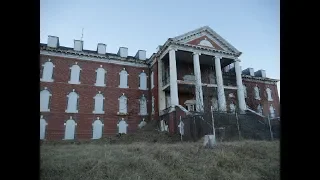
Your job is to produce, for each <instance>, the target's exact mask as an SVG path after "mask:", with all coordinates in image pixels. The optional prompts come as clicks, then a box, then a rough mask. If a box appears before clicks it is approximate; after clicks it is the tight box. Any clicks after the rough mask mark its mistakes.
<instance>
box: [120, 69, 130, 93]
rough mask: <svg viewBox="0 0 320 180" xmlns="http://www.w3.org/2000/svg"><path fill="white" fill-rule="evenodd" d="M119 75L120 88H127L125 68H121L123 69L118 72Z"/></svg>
mask: <svg viewBox="0 0 320 180" xmlns="http://www.w3.org/2000/svg"><path fill="white" fill-rule="evenodd" d="M119 75H120V85H119V87H120V88H129V86H128V76H129V74H128V72H127V71H126V68H123V70H122V71H121V72H120V73H119Z"/></svg>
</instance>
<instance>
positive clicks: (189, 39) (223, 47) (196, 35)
mask: <svg viewBox="0 0 320 180" xmlns="http://www.w3.org/2000/svg"><path fill="white" fill-rule="evenodd" d="M203 36H207V37H208V38H209V39H210V40H211V41H213V42H214V43H215V44H217V45H218V46H219V47H220V48H221V49H222V50H224V51H227V52H230V50H229V49H228V47H226V45H223V44H221V43H220V42H219V41H217V40H216V38H215V37H214V36H212V34H209V33H205V32H204V31H203V32H201V33H199V34H195V35H193V36H190V37H188V38H187V39H183V40H178V42H180V43H184V44H186V43H188V42H190V41H193V40H195V39H198V38H200V37H203ZM212 46H213V45H212ZM211 48H213V49H216V48H215V47H214V46H213V47H211ZM231 53H233V52H231Z"/></svg>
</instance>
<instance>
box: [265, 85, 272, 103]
mask: <svg viewBox="0 0 320 180" xmlns="http://www.w3.org/2000/svg"><path fill="white" fill-rule="evenodd" d="M266 91H267V96H268V101H273V99H272V91H271V89H270V88H269V87H268V88H267V89H266Z"/></svg>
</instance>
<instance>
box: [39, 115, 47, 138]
mask: <svg viewBox="0 0 320 180" xmlns="http://www.w3.org/2000/svg"><path fill="white" fill-rule="evenodd" d="M47 125H48V123H47V122H46V120H45V119H44V118H43V116H42V115H41V117H40V139H44V138H45V136H46V126H47Z"/></svg>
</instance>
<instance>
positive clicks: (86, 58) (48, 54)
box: [40, 50, 148, 68]
mask: <svg viewBox="0 0 320 180" xmlns="http://www.w3.org/2000/svg"><path fill="white" fill-rule="evenodd" d="M40 54H41V55H47V56H55V57H63V58H70V59H77V60H83V61H94V62H102V63H108V64H118V65H125V66H134V67H144V68H148V65H147V64H138V63H132V62H123V61H117V60H111V59H107V58H103V59H102V58H101V59H98V58H91V57H82V56H76V55H66V54H62V53H56V52H48V51H45V50H40Z"/></svg>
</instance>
